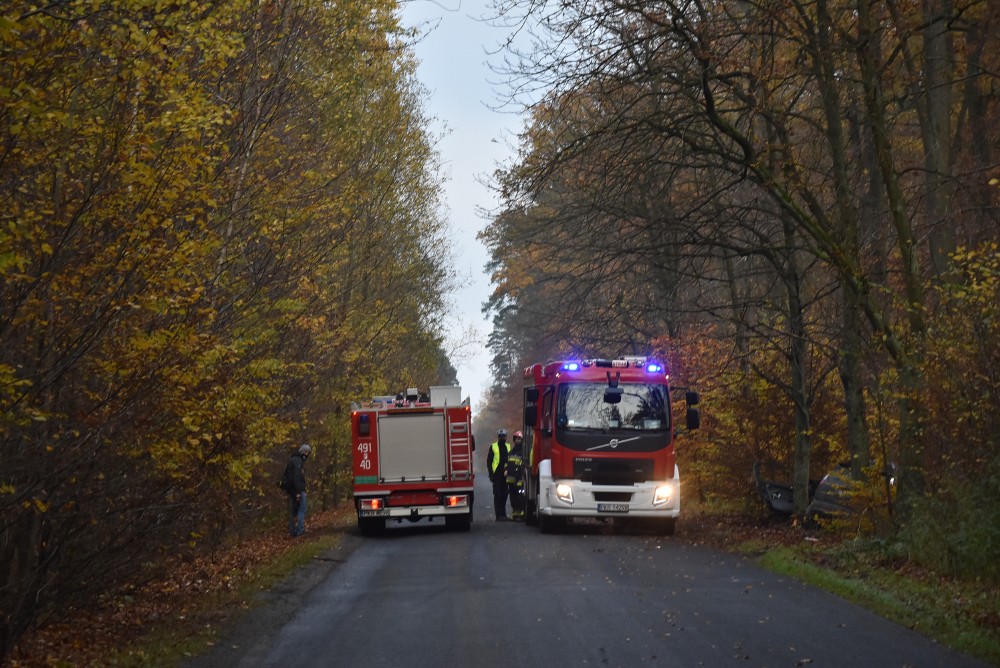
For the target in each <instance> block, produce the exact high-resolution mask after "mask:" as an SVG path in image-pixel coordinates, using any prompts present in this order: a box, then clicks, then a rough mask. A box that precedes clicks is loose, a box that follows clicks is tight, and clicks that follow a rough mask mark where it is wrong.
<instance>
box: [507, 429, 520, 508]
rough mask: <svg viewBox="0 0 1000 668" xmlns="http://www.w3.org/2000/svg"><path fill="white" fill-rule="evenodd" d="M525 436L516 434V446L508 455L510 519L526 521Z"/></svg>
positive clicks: (517, 432)
mask: <svg viewBox="0 0 1000 668" xmlns="http://www.w3.org/2000/svg"><path fill="white" fill-rule="evenodd" d="M523 443H524V434H522V433H521V432H520V431H515V432H514V445H513V447H511V449H510V453H508V455H507V493H508V494H509V495H510V510H511V513H510V518H511V519H512V520H523V519H524V448H523Z"/></svg>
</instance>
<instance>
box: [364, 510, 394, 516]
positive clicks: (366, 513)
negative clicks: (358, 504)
mask: <svg viewBox="0 0 1000 668" xmlns="http://www.w3.org/2000/svg"><path fill="white" fill-rule="evenodd" d="M361 517H389V509H388V508H383V509H382V510H362V511H361Z"/></svg>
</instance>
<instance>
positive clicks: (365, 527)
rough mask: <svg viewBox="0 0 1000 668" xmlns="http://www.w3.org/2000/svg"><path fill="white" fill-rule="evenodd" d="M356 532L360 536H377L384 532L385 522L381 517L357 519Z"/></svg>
mask: <svg viewBox="0 0 1000 668" xmlns="http://www.w3.org/2000/svg"><path fill="white" fill-rule="evenodd" d="M358 531H360V532H361V535H362V536H377V535H379V534H381V533H382V532H384V531H385V520H384V519H382V518H381V517H359V518H358Z"/></svg>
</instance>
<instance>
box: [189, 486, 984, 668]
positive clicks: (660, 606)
mask: <svg viewBox="0 0 1000 668" xmlns="http://www.w3.org/2000/svg"><path fill="white" fill-rule="evenodd" d="M477 483H479V484H480V485H481V486H480V487H479V488H477V498H476V520H475V522H474V523H473V527H472V530H471V531H470V532H468V533H453V532H448V531H445V530H444V528H443V527H434V526H418V525H407V526H404V527H402V528H393V529H391V530H390V531H388V532H387V534H386V535H385V536H381V537H376V538H362V537H361V536H359V535H358V534H357V532H356V531H354V532H352V533H350V534H349V535H347V536H345V537H344V540H343V541H342V542H341V544H340V545H339V546H338V547H337V548H336V549H334V550H332V551H331V552H330V553H329V554H328V555H325V556H324V557H323V558H321V559H318V560H316V561H315V562H314V563H313V564H312V565H310V566H309V567H307V568H305V569H303V571H302V572H300V573H298V574H297V575H296V576H294V577H293V578H291V579H290V580H289V581H288V582H286V583H284V584H283V585H282V586H280V587H278V588H276V589H275V590H274V591H272V592H269V593H267V594H265V595H264V596H265V599H266V600H265V603H264V605H262V606H261V607H259V608H257V609H255V610H253V611H252V612H251V613H250V614H248V615H247V617H246V618H245V619H244V620H243V621H241V622H240V623H239V624H238V625H237V626H236V628H234V629H232V630H231V633H230V634H229V635H227V637H226V638H225V639H224V640H223V641H222V642H220V643H219V644H218V645H217V646H216V647H215V648H214V649H213V650H212V652H210V653H209V654H206V655H205V656H203V657H200V658H198V659H195V660H192V661H190V662H189V663H188V665H189V666H190V667H191V668H204V667H206V666H213V667H214V666H240V667H244V666H249V667H254V666H280V667H282V668H287V667H290V666H293V667H295V668H306V667H311V666H350V667H355V666H357V667H365V668H378V667H381V666H394V667H395V666H398V667H400V668H424V667H426V668H442V667H455V668H466V667H474V668H517V667H520V666H545V667H547V668H563V667H566V666H587V667H590V666H602V667H603V666H621V667H624V668H628V667H632V666H670V667H685V668H686V667H690V666H742V667H765V666H770V667H794V666H830V667H838V668H839V667H844V666H859V667H861V666H863V667H865V668H869V667H881V666H885V667H890V666H892V667H903V666H912V667H915V668H931V667H934V666H940V667H948V668H962V667H965V666H984V665H986V664H983V663H980V662H977V661H975V660H973V659H970V658H967V657H964V656H961V655H958V654H956V653H954V652H952V651H950V650H948V649H946V648H944V647H941V646H939V645H937V644H935V643H933V642H932V641H930V640H928V639H927V638H925V637H924V636H922V635H920V634H918V633H916V632H914V631H911V630H908V629H906V628H903V627H901V626H898V625H896V624H893V623H891V622H888V621H885V620H884V619H882V618H880V617H877V616H876V615H874V614H872V613H870V612H868V611H866V610H864V609H862V608H859V607H857V606H854V605H852V604H850V603H847V602H845V601H844V600H842V599H840V598H838V597H836V596H833V595H831V594H827V593H825V592H822V591H820V590H817V589H814V588H812V587H808V586H805V585H803V584H800V583H798V582H796V581H794V580H792V579H790V578H787V577H780V576H776V575H773V574H771V573H769V572H767V571H765V570H763V569H761V568H759V567H757V566H755V565H754V564H753V562H752V561H751V560H750V559H748V558H745V557H740V556H734V555H730V554H726V553H723V552H720V551H717V550H713V549H710V548H706V547H700V546H696V545H692V544H690V543H688V542H686V541H685V540H684V536H683V524H681V525H679V528H678V535H677V536H675V537H672V538H671V537H660V536H655V535H648V534H642V533H637V532H629V531H619V530H615V531H611V530H608V529H607V528H606V527H603V526H600V525H592V526H582V527H573V528H571V529H570V531H569V532H567V533H565V534H559V535H543V534H540V533H539V532H538V530H537V529H535V528H530V527H526V526H524V525H523V524H520V523H513V522H494V521H492V519H491V518H492V517H493V511H492V508H491V507H490V506H491V504H492V500H491V498H490V494H489V489H488V482H487V481H486V480H485V476H480V477H479V479H478V480H477Z"/></svg>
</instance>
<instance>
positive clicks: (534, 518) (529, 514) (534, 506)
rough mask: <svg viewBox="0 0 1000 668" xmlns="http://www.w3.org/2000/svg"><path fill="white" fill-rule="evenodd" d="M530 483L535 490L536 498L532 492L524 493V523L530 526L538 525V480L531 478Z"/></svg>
mask: <svg viewBox="0 0 1000 668" xmlns="http://www.w3.org/2000/svg"><path fill="white" fill-rule="evenodd" d="M528 484H529V485H531V489H533V490H534V491H535V498H531V495H530V494H525V495H524V523H525V524H526V525H528V526H529V527H534V526H538V502H537V499H538V481H537V480H529V481H528Z"/></svg>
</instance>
